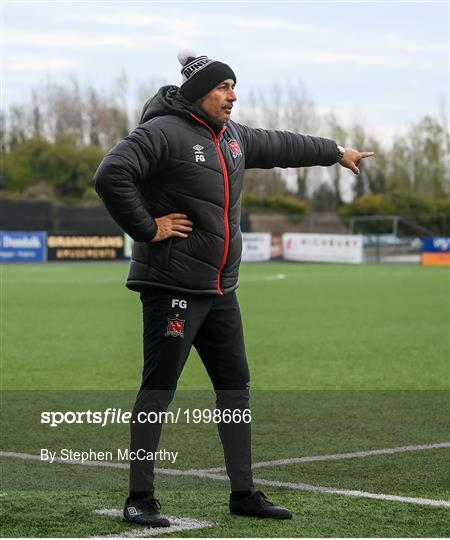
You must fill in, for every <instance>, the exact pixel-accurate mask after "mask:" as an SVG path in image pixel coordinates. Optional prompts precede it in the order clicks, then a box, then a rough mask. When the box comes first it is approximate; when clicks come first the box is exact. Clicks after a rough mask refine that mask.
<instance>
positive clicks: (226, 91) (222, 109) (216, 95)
mask: <svg viewBox="0 0 450 540" xmlns="http://www.w3.org/2000/svg"><path fill="white" fill-rule="evenodd" d="M234 87H235V83H234V81H233V79H227V80H226V81H223V82H221V83H220V84H219V85H218V86H216V87H215V88H213V89H212V90H211V92H209V93H208V94H206V96H205V97H203V98H202V99H201V100H200V101H199V106H200V108H201V109H202V111H203V112H205V113H206V114H207V115H208V116H210V117H211V118H213V119H214V120H216V121H217V122H222V123H223V124H226V123H227V122H228V120H229V119H230V117H231V109H232V108H233V103H234V102H235V101H236V100H237V97H236V94H235V93H234Z"/></svg>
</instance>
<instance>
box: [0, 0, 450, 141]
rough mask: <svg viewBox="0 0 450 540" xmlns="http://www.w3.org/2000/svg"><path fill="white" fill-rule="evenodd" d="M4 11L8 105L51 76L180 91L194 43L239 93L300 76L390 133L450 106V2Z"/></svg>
mask: <svg viewBox="0 0 450 540" xmlns="http://www.w3.org/2000/svg"><path fill="white" fill-rule="evenodd" d="M2 15H3V39H2V54H3V88H2V90H3V92H2V98H3V107H7V106H8V105H9V104H10V103H12V102H16V101H21V100H25V99H26V98H27V96H28V95H29V94H30V90H31V88H32V87H33V86H35V85H36V84H38V83H39V81H42V80H43V79H44V77H45V76H51V77H52V78H53V79H54V80H58V81H62V80H67V79H68V76H69V74H71V73H73V74H75V75H76V76H77V78H78V79H79V80H80V82H82V84H92V85H94V86H95V87H97V88H99V89H100V88H103V89H105V90H107V89H108V88H109V87H111V85H112V84H113V81H114V80H115V79H116V78H117V76H118V75H119V74H120V72H121V71H122V70H124V71H125V72H126V73H127V75H128V77H129V81H130V87H131V88H130V94H131V95H136V86H137V84H138V82H139V81H146V80H151V79H155V78H156V79H166V80H167V81H169V82H172V83H175V84H179V82H180V74H179V69H180V66H179V64H178V61H177V58H176V54H177V52H178V50H180V49H181V48H186V47H189V48H193V49H194V50H195V51H196V52H197V53H198V54H207V55H208V56H210V57H212V58H217V59H220V60H223V61H225V62H227V63H229V64H230V65H231V66H232V67H233V69H234V70H235V72H236V74H237V77H238V86H237V91H238V96H245V95H247V93H248V92H249V90H250V88H256V89H261V90H263V91H264V90H265V89H267V88H269V87H270V86H271V85H272V84H273V83H274V82H277V83H279V84H283V83H284V82H290V83H296V82H297V81H300V80H301V81H302V82H303V83H304V84H305V86H306V88H307V90H308V93H309V95H310V96H311V98H312V99H313V100H314V102H315V104H316V106H317V108H318V110H319V111H321V112H331V111H333V112H335V113H336V114H337V115H338V117H339V118H340V119H341V121H343V122H344V123H345V124H352V123H353V122H354V121H356V120H358V121H360V122H363V123H364V125H366V126H367V127H368V128H369V129H371V130H373V131H374V132H375V133H376V134H378V135H379V136H382V137H387V138H390V137H391V135H392V133H394V132H396V131H402V130H403V129H405V127H407V126H408V125H409V124H410V123H411V122H414V121H417V120H419V119H420V118H421V117H422V116H424V115H425V114H431V115H437V114H438V111H439V107H440V105H441V104H442V102H447V101H448V85H449V74H448V72H449V66H448V64H449V32H448V28H449V7H448V3H447V2H431V1H426V2H401V3H400V2H381V1H379V2H340V1H335V2H317V1H316V2H296V3H286V2H267V3H262V2H258V3H249V2H230V1H227V2H206V3H205V2H203V3H200V2H189V3H182V2H177V3H169V2H164V3H154V2H153V3H152V2H139V3H138V2H132V1H127V2H88V3H86V2H68V1H66V2H64V1H59V2H40V1H34V2H27V3H25V2H20V1H15V2H5V1H4V2H3V3H2ZM133 92H134V94H133ZM241 101H243V100H241Z"/></svg>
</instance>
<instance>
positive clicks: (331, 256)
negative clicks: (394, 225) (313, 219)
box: [283, 233, 364, 264]
mask: <svg viewBox="0 0 450 540" xmlns="http://www.w3.org/2000/svg"><path fill="white" fill-rule="evenodd" d="M283 259H286V260H287V261H305V262H331V263H333V262H334V263H351V264H361V263H362V262H363V259H364V254H363V238H362V236H360V235H353V234H306V233H305V234H303V233H286V234H283Z"/></svg>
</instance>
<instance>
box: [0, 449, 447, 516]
mask: <svg viewBox="0 0 450 540" xmlns="http://www.w3.org/2000/svg"><path fill="white" fill-rule="evenodd" d="M439 444H447V443H439ZM0 457H11V458H18V459H31V460H34V461H40V456H38V455H35V454H23V453H18V452H0ZM55 461H56V462H58V463H64V464H69V465H84V466H89V467H113V468H117V469H128V468H129V465H128V464H127V463H112V462H105V461H85V462H84V463H82V462H81V461H73V460H70V461H69V460H67V461H65V460H62V459H61V458H59V459H58V458H55ZM155 472H157V473H159V474H166V475H169V476H192V477H196V478H208V479H211V480H220V481H228V476H226V475H224V474H217V473H212V472H210V471H205V470H199V469H188V470H181V469H158V468H155ZM254 482H255V484H261V485H263V486H271V487H287V488H290V489H296V490H300V491H312V492H314V493H327V494H331V495H345V496H347V497H360V498H366V499H379V500H384V501H396V502H402V503H411V504H419V505H425V506H435V507H441V508H450V501H445V500H440V499H423V498H417V497H400V496H397V495H385V494H383V493H370V492H367V491H356V490H351V489H339V488H334V487H325V486H313V485H311V484H300V483H292V482H280V481H278V480H265V479H263V478H254Z"/></svg>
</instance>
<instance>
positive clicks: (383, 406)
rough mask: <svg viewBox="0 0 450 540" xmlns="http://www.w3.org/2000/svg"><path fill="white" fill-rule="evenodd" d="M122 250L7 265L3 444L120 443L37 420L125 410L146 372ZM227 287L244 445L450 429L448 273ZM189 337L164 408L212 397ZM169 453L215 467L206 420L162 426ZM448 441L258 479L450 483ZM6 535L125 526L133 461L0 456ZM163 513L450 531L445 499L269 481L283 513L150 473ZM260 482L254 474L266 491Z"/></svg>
mask: <svg viewBox="0 0 450 540" xmlns="http://www.w3.org/2000/svg"><path fill="white" fill-rule="evenodd" d="M126 270H127V269H126V266H125V265H123V264H48V265H45V266H44V265H43V266H39V265H22V266H19V265H10V266H4V267H3V268H2V269H1V293H2V298H1V308H2V336H1V337H2V355H1V356H2V359H1V360H2V366H1V374H2V388H3V398H2V450H5V451H14V452H28V453H31V454H37V453H38V452H39V449H40V448H42V447H50V448H53V449H61V448H64V447H66V448H73V449H80V450H82V449H85V448H88V447H90V448H94V449H108V448H117V447H124V448H125V447H126V446H127V445H128V426H127V425H121V426H108V427H107V428H98V427H96V426H86V425H66V426H60V427H58V428H49V427H48V426H42V425H40V423H39V418H40V412H41V411H42V410H63V411H64V410H86V409H88V408H91V409H96V410H99V409H104V408H106V407H107V406H111V407H118V406H121V407H123V408H128V409H129V408H130V407H131V405H132V402H133V398H134V394H135V391H136V388H137V386H138V383H139V377H140V372H141V367H142V366H141V361H142V360H141V318H140V305H139V297H138V295H137V294H135V293H132V292H130V291H128V290H126V289H125V287H124V286H123V281H124V277H125V275H126ZM240 281H241V285H240V287H239V289H238V297H239V300H240V303H241V308H242V312H243V319H244V326H245V334H246V346H247V354H248V358H249V363H250V369H251V373H252V380H251V387H252V413H253V419H254V421H253V457H254V461H255V462H258V461H263V460H276V459H281V458H289V457H299V456H308V455H321V454H330V453H341V452H354V451H358V450H370V449H376V448H385V447H397V446H403V445H417V444H429V443H438V442H444V441H448V440H450V437H449V435H450V426H449V414H448V413H449V403H450V400H449V391H450V388H449V387H450V382H449V338H448V335H449V332H448V330H449V285H450V283H449V272H448V270H447V269H445V268H425V267H420V266H402V265H400V266H391V265H378V266H377V265H373V266H372V265H366V266H346V265H300V264H288V263H270V264H246V265H243V266H242V268H241V280H240ZM210 386H211V385H210V382H209V380H208V378H207V375H206V373H205V370H204V369H203V366H202V365H201V362H200V360H199V358H198V356H197V354H196V353H195V352H194V351H193V353H192V354H191V357H190V359H189V361H188V363H187V365H186V368H185V370H184V372H183V374H182V377H181V379H180V384H179V392H178V394H177V396H176V399H175V401H174V403H173V404H172V407H171V409H173V410H175V409H176V408H177V407H180V408H181V409H183V410H184V409H186V408H190V409H192V408H193V407H199V408H212V407H213V406H214V395H213V392H212V390H211V387H210ZM161 447H166V448H168V449H171V450H176V451H179V458H178V461H177V463H175V464H173V465H171V464H169V463H166V462H164V463H161V464H159V466H162V467H167V468H170V467H175V468H178V469H190V468H206V467H216V466H221V465H223V458H222V455H221V447H220V444H219V441H218V437H217V433H216V428H215V426H214V425H213V424H200V425H193V424H192V423H191V424H189V425H187V424H186V423H180V424H177V425H167V426H165V429H164V432H163V439H162V441H161ZM448 456H449V450H448V448H444V449H433V450H427V451H422V452H411V453H402V454H395V455H383V456H370V457H365V458H358V459H350V460H343V461H323V462H310V463H302V464H290V465H282V466H277V467H268V468H261V469H255V476H256V477H257V478H263V479H269V480H279V481H284V482H293V483H298V482H305V483H310V484H313V485H322V486H328V487H336V488H340V489H353V490H362V491H364V490H365V491H370V492H373V493H387V494H391V495H402V496H407V497H425V498H430V499H447V500H448V499H449V489H448V485H449V483H448V474H447V476H446V472H445V471H448V468H449V458H448ZM0 463H1V467H2V469H1V472H2V486H1V491H2V492H6V496H3V497H1V501H0V503H1V506H2V508H3V512H4V515H3V517H2V529H1V534H2V536H13V537H14V536H94V535H106V534H120V533H122V534H123V533H124V532H126V531H127V530H129V528H128V526H127V525H126V524H123V523H122V522H121V521H120V520H118V519H117V518H107V517H105V516H98V515H95V514H94V512H93V511H94V510H95V509H100V508H120V507H121V505H122V504H123V498H124V494H125V492H126V485H127V471H126V470H120V469H106V468H102V467H98V468H94V467H81V466H79V465H65V464H52V465H49V464H47V463H41V462H39V461H33V462H29V461H24V460H18V459H13V458H4V459H1V460H0ZM157 486H158V488H159V494H160V495H161V498H162V500H163V504H164V506H163V509H164V512H165V513H167V514H171V515H176V516H189V517H194V518H198V519H205V520H208V521H212V522H214V525H213V527H211V528H208V529H204V530H199V531H189V533H187V534H186V533H175V534H174V536H186V535H188V536H211V537H213V536H232V537H244V536H247V537H255V536H263V537H264V536H270V537H277V536H280V537H281V536H285V537H288V536H293V537H301V536H404V537H407V536H434V537H436V536H441V537H442V536H448V535H449V534H450V530H449V526H448V523H449V521H450V520H449V516H450V514H449V512H450V509H449V508H432V507H426V506H420V505H413V504H407V503H400V502H392V501H380V500H369V499H364V498H354V497H345V496H339V495H329V494H323V493H311V492H304V491H295V490H289V489H279V488H273V487H271V488H267V491H269V492H270V495H271V497H272V498H273V499H274V500H276V501H277V502H279V503H282V504H286V505H287V506H290V507H292V509H293V510H294V513H295V517H294V519H293V520H292V521H288V522H283V523H279V522H275V523H274V522H270V521H269V522H267V521H257V520H254V519H245V518H236V517H233V516H230V515H229V513H228V511H227V506H226V500H227V494H228V485H227V483H226V482H224V481H215V480H206V479H199V478H193V477H192V478H190V477H170V476H166V475H159V476H158V483H157ZM265 491H266V489H265Z"/></svg>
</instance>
